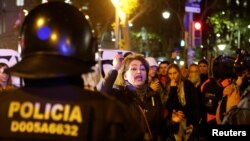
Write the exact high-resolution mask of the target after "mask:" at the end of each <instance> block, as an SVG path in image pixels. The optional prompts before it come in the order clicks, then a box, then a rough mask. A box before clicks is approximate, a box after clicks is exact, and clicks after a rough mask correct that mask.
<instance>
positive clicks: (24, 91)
mask: <svg viewBox="0 0 250 141" xmlns="http://www.w3.org/2000/svg"><path fill="white" fill-rule="evenodd" d="M0 115H1V116H0V125H1V126H0V140H8V141H9V140H18V141H22V140H23V141H24V140H25V141H35V140H56V141H59V140H60V141H69V140H70V141H104V140H105V141H118V140H119V141H120V140H124V141H129V140H135V141H137V140H142V139H143V135H144V132H143V130H141V129H140V128H138V127H139V126H138V123H136V122H135V120H134V119H132V117H131V116H130V113H129V111H128V110H127V109H126V107H125V106H124V105H122V104H120V103H118V102H116V101H114V100H112V99H111V98H109V97H107V96H104V95H101V94H100V93H98V92H91V91H87V90H83V89H82V88H81V87H77V86H72V85H67V84H65V85H52V86H49V85H43V86H35V87H27V86H26V87H23V88H20V89H16V90H9V91H6V92H2V93H0Z"/></svg>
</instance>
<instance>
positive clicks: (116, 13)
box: [115, 8, 120, 49]
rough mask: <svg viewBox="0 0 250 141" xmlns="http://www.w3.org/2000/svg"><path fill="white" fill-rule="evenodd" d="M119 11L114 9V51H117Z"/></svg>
mask: <svg viewBox="0 0 250 141" xmlns="http://www.w3.org/2000/svg"><path fill="white" fill-rule="evenodd" d="M119 25H120V21H119V10H118V8H115V49H119Z"/></svg>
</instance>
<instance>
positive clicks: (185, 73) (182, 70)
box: [180, 66, 188, 79]
mask: <svg viewBox="0 0 250 141" xmlns="http://www.w3.org/2000/svg"><path fill="white" fill-rule="evenodd" d="M180 69H181V74H182V76H183V77H184V78H185V79H186V78H187V77H188V76H187V75H188V68H187V67H186V66H181V67H180Z"/></svg>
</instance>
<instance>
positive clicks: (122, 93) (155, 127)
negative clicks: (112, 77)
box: [111, 85, 164, 140]
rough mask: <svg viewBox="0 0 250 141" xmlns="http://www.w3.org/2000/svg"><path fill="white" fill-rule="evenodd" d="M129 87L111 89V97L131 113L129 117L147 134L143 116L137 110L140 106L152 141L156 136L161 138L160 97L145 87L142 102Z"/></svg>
mask: <svg viewBox="0 0 250 141" xmlns="http://www.w3.org/2000/svg"><path fill="white" fill-rule="evenodd" d="M129 87H130V86H129V85H126V86H119V87H116V88H113V90H112V93H111V96H113V97H115V98H116V99H117V100H119V101H120V102H121V103H123V104H125V105H126V106H127V107H128V109H129V111H131V112H132V115H131V116H134V117H135V119H136V122H138V123H140V124H141V127H143V128H144V129H145V131H146V132H147V128H146V124H145V119H143V115H142V113H141V111H140V109H139V106H140V107H141V108H142V109H143V111H144V113H145V116H146V119H147V122H148V124H149V127H150V130H151V132H152V135H153V138H154V139H153V140H156V138H157V136H158V137H162V134H163V133H162V131H163V128H164V127H163V125H164V124H163V122H164V121H163V109H162V103H161V99H160V95H159V94H158V93H156V92H154V91H153V90H152V89H150V88H149V87H148V86H146V89H147V90H146V93H145V96H144V97H143V100H141V99H140V98H139V97H140V96H138V94H137V93H136V91H133V90H131V89H130V88H129Z"/></svg>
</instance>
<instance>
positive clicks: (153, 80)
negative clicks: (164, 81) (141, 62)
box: [145, 57, 168, 105]
mask: <svg viewBox="0 0 250 141" xmlns="http://www.w3.org/2000/svg"><path fill="white" fill-rule="evenodd" d="M145 59H146V60H147V62H148V64H149V72H148V83H149V87H150V88H151V89H153V90H154V91H155V92H158V93H159V94H160V97H161V101H162V104H163V105H165V104H166V102H167V98H168V97H167V95H166V93H165V92H166V91H165V90H164V89H163V88H162V87H161V85H160V82H159V78H158V75H157V69H158V66H159V65H158V63H157V62H156V60H155V58H153V57H146V58H145Z"/></svg>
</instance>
